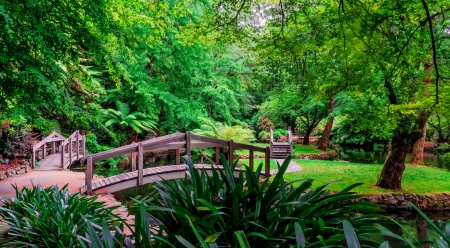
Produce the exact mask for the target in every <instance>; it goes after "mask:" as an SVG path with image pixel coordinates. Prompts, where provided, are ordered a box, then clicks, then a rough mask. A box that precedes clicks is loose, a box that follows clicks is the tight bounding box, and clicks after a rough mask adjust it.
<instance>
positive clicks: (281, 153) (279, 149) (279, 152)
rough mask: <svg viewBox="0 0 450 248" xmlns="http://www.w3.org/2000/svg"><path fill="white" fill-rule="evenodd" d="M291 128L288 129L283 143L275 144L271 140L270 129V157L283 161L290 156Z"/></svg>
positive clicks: (271, 130)
mask: <svg viewBox="0 0 450 248" xmlns="http://www.w3.org/2000/svg"><path fill="white" fill-rule="evenodd" d="M293 136H294V135H293V134H292V130H291V127H288V130H287V133H286V141H285V142H275V141H274V140H273V128H272V127H270V157H271V158H275V159H285V158H287V157H288V156H292V153H293V150H294V149H293V145H292V138H293Z"/></svg>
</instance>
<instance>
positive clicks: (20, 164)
mask: <svg viewBox="0 0 450 248" xmlns="http://www.w3.org/2000/svg"><path fill="white" fill-rule="evenodd" d="M28 171H30V167H29V162H28V161H26V160H23V159H20V160H19V159H13V160H11V161H9V163H3V164H0V181H1V180H4V179H6V178H8V177H14V176H19V175H22V174H25V173H28Z"/></svg>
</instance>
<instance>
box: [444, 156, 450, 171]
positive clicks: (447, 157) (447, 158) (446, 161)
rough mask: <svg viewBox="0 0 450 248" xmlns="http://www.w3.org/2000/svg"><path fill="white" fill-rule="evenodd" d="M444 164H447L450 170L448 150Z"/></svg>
mask: <svg viewBox="0 0 450 248" xmlns="http://www.w3.org/2000/svg"><path fill="white" fill-rule="evenodd" d="M444 165H445V166H447V168H448V170H450V152H447V153H446V154H445V155H444Z"/></svg>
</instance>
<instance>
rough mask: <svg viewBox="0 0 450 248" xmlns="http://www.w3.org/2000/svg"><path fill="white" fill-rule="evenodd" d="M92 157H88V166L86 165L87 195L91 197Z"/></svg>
mask: <svg viewBox="0 0 450 248" xmlns="http://www.w3.org/2000/svg"><path fill="white" fill-rule="evenodd" d="M92 171H93V170H92V156H88V157H87V164H86V172H85V176H86V194H87V195H90V194H92V176H93V175H92V174H93V173H92Z"/></svg>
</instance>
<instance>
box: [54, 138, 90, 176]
mask: <svg viewBox="0 0 450 248" xmlns="http://www.w3.org/2000/svg"><path fill="white" fill-rule="evenodd" d="M74 142H75V155H76V157H77V160H78V159H80V155H81V154H82V155H83V156H85V155H86V136H85V135H82V134H80V131H79V130H76V131H75V132H73V133H72V135H70V136H69V137H68V138H67V139H65V140H64V141H63V142H62V143H61V145H60V147H59V150H60V152H61V168H62V169H64V165H65V161H64V155H65V153H69V160H68V162H69V164H72V162H73V161H72V158H73V156H72V152H73V144H74Z"/></svg>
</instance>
